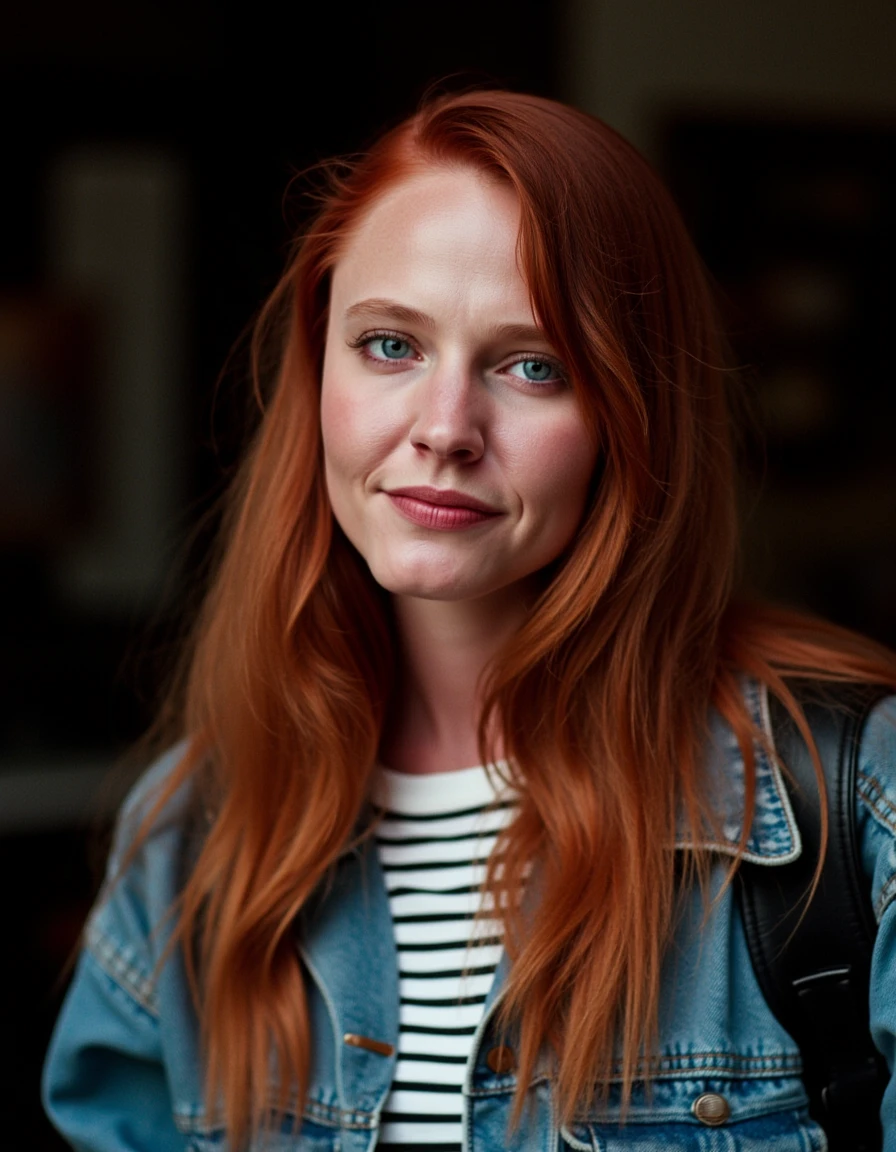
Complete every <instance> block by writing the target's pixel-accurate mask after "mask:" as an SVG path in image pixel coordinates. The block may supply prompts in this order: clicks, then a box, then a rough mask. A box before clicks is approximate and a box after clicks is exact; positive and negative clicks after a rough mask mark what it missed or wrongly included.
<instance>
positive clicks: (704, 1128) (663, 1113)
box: [560, 1077, 828, 1152]
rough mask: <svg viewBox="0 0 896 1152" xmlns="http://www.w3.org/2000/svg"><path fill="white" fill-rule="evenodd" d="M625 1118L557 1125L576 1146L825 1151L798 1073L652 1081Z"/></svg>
mask: <svg viewBox="0 0 896 1152" xmlns="http://www.w3.org/2000/svg"><path fill="white" fill-rule="evenodd" d="M653 1088H654V1092H653V1097H652V1100H644V1101H635V1102H633V1107H632V1109H631V1111H630V1112H629V1117H628V1120H627V1122H626V1123H625V1124H624V1125H620V1124H619V1123H618V1122H616V1121H615V1120H614V1117H613V1116H612V1109H611V1110H610V1114H609V1115H604V1116H600V1115H595V1116H594V1117H593V1118H583V1119H582V1120H579V1121H577V1122H575V1123H572V1124H569V1125H567V1126H566V1127H564V1128H562V1129H561V1132H560V1136H561V1140H560V1149H561V1152H567V1149H570V1148H574V1149H577V1150H578V1152H768V1149H770V1148H774V1149H775V1152H827V1147H828V1144H827V1138H826V1137H825V1134H824V1132H822V1130H821V1128H819V1126H818V1125H817V1124H815V1123H814V1122H813V1121H812V1120H811V1119H810V1117H809V1114H808V1111H807V1108H806V1098H805V1092H804V1090H803V1086H802V1083H801V1081H799V1080H798V1079H792V1078H789V1077H788V1078H784V1079H776V1080H763V1079H757V1080H742V1081H728V1082H723V1081H711V1082H710V1081H702V1082H699V1081H692V1080H687V1081H657V1082H655V1083H654V1085H653Z"/></svg>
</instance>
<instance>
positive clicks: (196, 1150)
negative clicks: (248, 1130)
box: [185, 1120, 340, 1152]
mask: <svg viewBox="0 0 896 1152" xmlns="http://www.w3.org/2000/svg"><path fill="white" fill-rule="evenodd" d="M185 1136H186V1152H232V1149H231V1146H230V1144H228V1143H227V1141H226V1139H225V1138H224V1133H223V1132H219V1131H215V1132H186V1133H185ZM339 1149H340V1141H339V1129H338V1128H330V1127H328V1126H327V1125H324V1124H316V1123H315V1122H314V1121H313V1120H304V1121H303V1122H302V1126H301V1128H299V1130H298V1131H297V1132H292V1131H290V1132H274V1133H270V1134H268V1135H267V1136H265V1137H264V1138H261V1137H259V1138H258V1139H257V1140H255V1141H253V1142H252V1143H251V1144H250V1145H249V1146H248V1147H246V1148H244V1149H240V1152H339Z"/></svg>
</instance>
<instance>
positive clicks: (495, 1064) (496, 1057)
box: [485, 1044, 516, 1076]
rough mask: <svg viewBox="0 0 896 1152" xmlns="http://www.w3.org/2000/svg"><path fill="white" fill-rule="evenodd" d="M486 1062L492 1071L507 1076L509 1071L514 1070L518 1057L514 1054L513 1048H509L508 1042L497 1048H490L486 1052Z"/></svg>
mask: <svg viewBox="0 0 896 1152" xmlns="http://www.w3.org/2000/svg"><path fill="white" fill-rule="evenodd" d="M485 1062H486V1064H488V1066H489V1068H491V1070H492V1072H497V1073H498V1075H499V1076H506V1075H507V1073H508V1072H512V1071H513V1070H514V1068H516V1057H515V1056H514V1054H513V1049H512V1048H508V1047H507V1045H506V1044H499V1045H498V1047H497V1048H490V1049H489V1050H488V1052H487V1053H486V1056H485Z"/></svg>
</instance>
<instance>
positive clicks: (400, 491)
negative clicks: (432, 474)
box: [384, 487, 501, 532]
mask: <svg viewBox="0 0 896 1152" xmlns="http://www.w3.org/2000/svg"><path fill="white" fill-rule="evenodd" d="M384 491H385V494H386V495H387V496H388V497H389V499H390V500H391V502H392V506H393V507H394V508H395V509H396V511H397V512H398V513H399V514H400V515H401V516H403V517H404V519H405V520H410V522H411V523H412V524H416V525H417V526H418V527H421V528H429V529H433V530H435V531H442V532H453V531H457V530H459V529H464V528H473V527H475V526H476V525H477V524H485V523H486V522H487V521H489V520H492V519H494V517H495V516H500V514H501V511H500V509H499V508H493V507H492V506H491V505H490V504H486V503H485V501H484V500H477V498H476V497H475V496H468V495H467V493H466V492H457V491H455V490H454V489H453V488H428V487H412V488H393V489H391V490H385V489H384Z"/></svg>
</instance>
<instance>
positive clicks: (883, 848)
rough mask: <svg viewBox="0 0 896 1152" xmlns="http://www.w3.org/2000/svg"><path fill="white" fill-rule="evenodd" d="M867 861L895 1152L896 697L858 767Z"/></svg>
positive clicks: (889, 1149) (880, 1043)
mask: <svg viewBox="0 0 896 1152" xmlns="http://www.w3.org/2000/svg"><path fill="white" fill-rule="evenodd" d="M856 783H857V788H858V801H859V808H858V821H859V833H860V838H861V848H862V857H863V863H864V866H865V871H866V873H867V875H869V876H870V877H871V880H872V888H871V894H872V900H873V903H874V914H875V917H876V919H877V922H878V935H877V940H876V942H875V946H874V954H873V958H872V966H871V1003H870V1014H871V1035H872V1038H873V1040H874V1043H875V1044H876V1046H877V1048H878V1049H879V1051H880V1052H881V1053H882V1055H883V1056H884V1059H885V1060H886V1062H887V1067H888V1068H889V1070H890V1081H889V1084H888V1086H887V1089H886V1092H885V1093H884V1099H883V1103H882V1105H881V1121H882V1125H883V1134H884V1140H883V1148H884V1152H896V1079H894V1077H893V1070H894V1066H896V697H892V696H891V697H889V698H888V699H886V700H884V701H883V702H882V703H881V704H879V705H878V706H877V707H876V708H875V709H874V711H873V712H872V713H871V715H870V716H869V718H868V722H867V725H866V728H865V734H864V737H863V740H862V747H861V750H860V755H859V766H858V780H857V782H856Z"/></svg>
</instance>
